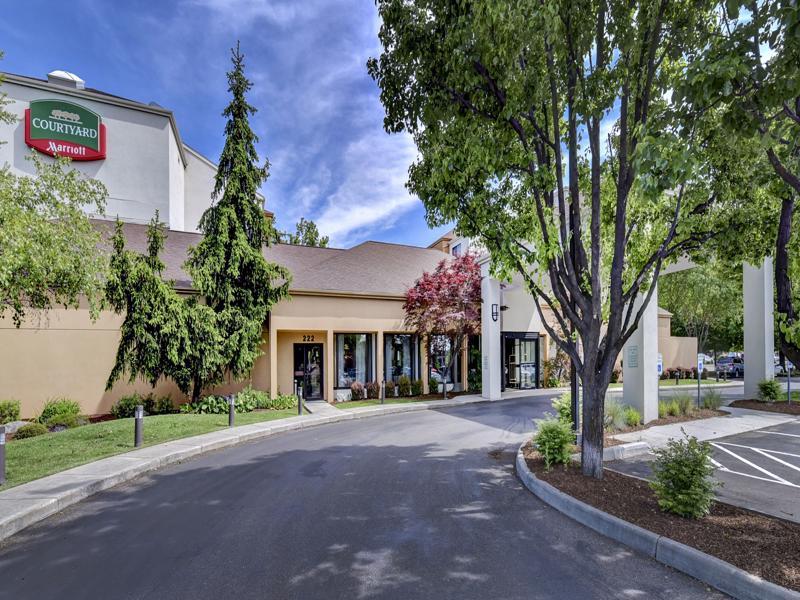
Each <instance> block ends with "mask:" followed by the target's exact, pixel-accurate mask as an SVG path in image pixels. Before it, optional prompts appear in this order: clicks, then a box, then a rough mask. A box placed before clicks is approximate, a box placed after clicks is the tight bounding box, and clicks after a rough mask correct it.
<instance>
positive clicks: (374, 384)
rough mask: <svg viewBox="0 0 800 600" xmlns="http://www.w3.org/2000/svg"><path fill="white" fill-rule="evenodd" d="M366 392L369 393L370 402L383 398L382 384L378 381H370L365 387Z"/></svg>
mask: <svg viewBox="0 0 800 600" xmlns="http://www.w3.org/2000/svg"><path fill="white" fill-rule="evenodd" d="M364 390H365V391H366V393H367V398H369V399H370V400H377V399H378V398H380V397H381V384H380V382H378V381H370V382H369V383H368V384H367V385H366V386H364Z"/></svg>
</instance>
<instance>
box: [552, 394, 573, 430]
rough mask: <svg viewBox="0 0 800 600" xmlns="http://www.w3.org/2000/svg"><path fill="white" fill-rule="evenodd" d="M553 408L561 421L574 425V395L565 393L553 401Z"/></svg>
mask: <svg viewBox="0 0 800 600" xmlns="http://www.w3.org/2000/svg"><path fill="white" fill-rule="evenodd" d="M552 407H553V409H554V410H555V411H556V416H557V417H558V420H559V421H561V422H562V423H567V424H568V425H572V394H570V393H569V392H564V393H563V394H561V395H560V396H559V397H558V398H556V399H555V400H553V403H552Z"/></svg>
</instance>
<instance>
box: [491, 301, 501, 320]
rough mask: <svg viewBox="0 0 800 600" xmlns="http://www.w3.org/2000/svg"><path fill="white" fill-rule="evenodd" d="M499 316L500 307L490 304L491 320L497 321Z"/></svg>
mask: <svg viewBox="0 0 800 600" xmlns="http://www.w3.org/2000/svg"><path fill="white" fill-rule="evenodd" d="M499 316H500V307H499V306H498V305H497V304H492V321H497V317H499Z"/></svg>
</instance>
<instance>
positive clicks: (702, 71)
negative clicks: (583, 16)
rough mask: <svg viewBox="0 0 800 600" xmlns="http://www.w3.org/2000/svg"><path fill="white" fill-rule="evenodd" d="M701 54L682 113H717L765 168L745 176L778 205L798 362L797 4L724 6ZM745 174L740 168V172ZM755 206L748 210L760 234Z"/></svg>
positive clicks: (784, 338) (782, 286)
mask: <svg viewBox="0 0 800 600" xmlns="http://www.w3.org/2000/svg"><path fill="white" fill-rule="evenodd" d="M718 15H719V20H718V22H717V26H716V28H715V31H714V34H713V35H711V36H709V38H708V44H707V45H706V46H705V48H704V51H703V53H702V54H701V55H699V56H697V57H696V60H694V61H693V62H692V64H691V65H690V68H689V71H688V76H687V78H686V81H685V84H684V85H682V86H680V88H679V94H677V95H679V96H681V97H683V98H685V99H686V100H687V104H688V107H687V110H686V113H687V114H695V113H696V112H697V110H698V109H699V110H708V111H716V112H718V113H719V114H720V119H721V124H722V126H723V127H724V128H725V130H726V132H727V135H728V136H730V137H731V138H732V139H733V140H734V143H736V142H741V143H744V144H752V143H753V141H756V142H757V143H758V145H759V146H760V149H761V151H762V152H763V153H764V156H765V159H766V162H767V163H768V165H760V166H759V168H758V170H757V171H748V175H750V176H753V177H760V176H762V175H763V172H764V171H765V170H771V172H772V173H773V182H771V183H766V184H764V187H765V188H769V193H771V194H773V195H774V196H775V197H776V198H777V199H778V200H777V203H776V204H777V206H776V207H775V209H774V212H775V213H776V216H778V223H777V226H776V227H775V228H774V229H772V228H770V231H772V232H774V238H773V240H774V241H773V251H774V255H775V284H776V290H777V297H776V304H777V310H778V330H779V341H780V345H781V348H782V350H783V351H784V353H785V354H786V355H787V356H789V358H790V359H791V360H792V361H793V362H795V363H796V364H797V361H798V360H800V319H799V318H798V308H797V306H798V303H800V297H798V294H797V291H796V290H794V291H793V290H792V276H793V275H794V276H795V277H796V276H797V275H798V274H800V262H798V260H799V259H798V255H800V233H798V231H797V223H796V221H797V219H798V217H797V215H796V210H795V205H796V202H797V199H798V197H799V196H800V5H798V3H797V2H787V1H785V0H726V1H725V2H719V4H718ZM743 168H744V167H743ZM759 208H760V207H758V206H756V207H753V208H752V209H751V212H752V214H753V215H754V218H753V220H754V221H755V222H756V223H757V225H756V226H757V227H758V228H761V229H763V225H762V223H761V219H760V215H759Z"/></svg>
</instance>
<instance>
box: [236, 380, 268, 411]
mask: <svg viewBox="0 0 800 600" xmlns="http://www.w3.org/2000/svg"><path fill="white" fill-rule="evenodd" d="M236 398H237V399H238V400H239V401H241V402H245V403H248V402H250V403H252V404H253V405H254V406H255V407H256V408H270V407H271V404H272V402H271V399H270V397H269V394H268V393H267V392H265V391H262V390H254V389H253V387H252V386H250V385H248V386H247V387H246V388H244V389H243V390H242V391H241V392H239V393H238V394H236Z"/></svg>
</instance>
